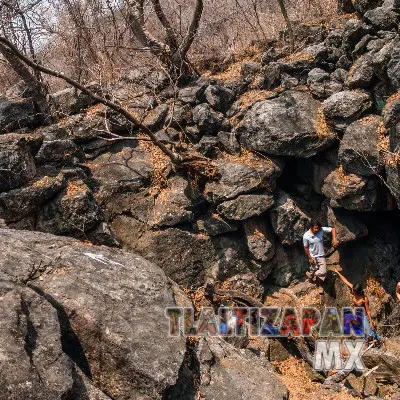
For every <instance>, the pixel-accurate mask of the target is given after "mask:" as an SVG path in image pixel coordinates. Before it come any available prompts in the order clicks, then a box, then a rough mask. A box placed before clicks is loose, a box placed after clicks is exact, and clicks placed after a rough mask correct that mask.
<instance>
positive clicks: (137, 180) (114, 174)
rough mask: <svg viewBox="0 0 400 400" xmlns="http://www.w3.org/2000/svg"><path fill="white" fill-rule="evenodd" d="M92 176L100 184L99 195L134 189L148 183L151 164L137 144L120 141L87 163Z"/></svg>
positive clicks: (151, 170)
mask: <svg viewBox="0 0 400 400" xmlns="http://www.w3.org/2000/svg"><path fill="white" fill-rule="evenodd" d="M87 167H88V168H89V170H90V171H91V174H92V176H93V178H94V179H95V180H96V181H97V182H99V183H100V184H101V189H100V190H101V192H102V194H101V196H102V197H106V198H107V197H110V194H111V193H114V192H115V191H118V192H122V191H127V190H128V191H135V190H137V189H138V188H140V187H142V186H145V185H147V184H149V183H150V181H151V177H152V172H153V166H152V165H151V162H150V157H149V155H148V154H147V153H146V152H145V151H143V149H142V148H140V147H139V146H136V147H135V146H132V142H131V143H123V142H120V143H118V144H117V145H114V146H112V147H111V148H110V149H109V151H108V152H106V153H104V154H102V155H101V156H99V157H97V158H96V159H94V160H93V161H90V162H88V163H87Z"/></svg>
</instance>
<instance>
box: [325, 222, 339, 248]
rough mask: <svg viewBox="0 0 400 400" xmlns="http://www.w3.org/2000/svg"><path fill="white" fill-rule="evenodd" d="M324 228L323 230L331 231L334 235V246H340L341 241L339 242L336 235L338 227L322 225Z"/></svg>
mask: <svg viewBox="0 0 400 400" xmlns="http://www.w3.org/2000/svg"><path fill="white" fill-rule="evenodd" d="M322 230H323V232H325V233H330V234H331V235H332V246H333V247H338V246H339V242H338V240H337V236H336V228H333V227H332V228H331V227H328V226H324V227H322Z"/></svg>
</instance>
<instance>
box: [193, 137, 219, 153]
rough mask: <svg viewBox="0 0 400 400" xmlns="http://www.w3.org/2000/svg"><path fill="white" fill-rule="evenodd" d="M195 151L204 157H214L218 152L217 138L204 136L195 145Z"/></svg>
mask: <svg viewBox="0 0 400 400" xmlns="http://www.w3.org/2000/svg"><path fill="white" fill-rule="evenodd" d="M196 150H197V151H198V152H199V153H201V154H203V155H205V156H206V157H215V156H216V155H217V151H218V138H217V137H216V136H210V135H204V136H203V137H202V138H201V139H200V142H199V143H198V144H197V145H196Z"/></svg>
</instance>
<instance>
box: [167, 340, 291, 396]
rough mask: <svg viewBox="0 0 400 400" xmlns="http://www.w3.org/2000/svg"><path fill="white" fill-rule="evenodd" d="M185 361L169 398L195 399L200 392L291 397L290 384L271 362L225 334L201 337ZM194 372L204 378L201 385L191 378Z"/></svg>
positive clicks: (213, 394) (200, 378) (201, 379)
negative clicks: (274, 370)
mask: <svg viewBox="0 0 400 400" xmlns="http://www.w3.org/2000/svg"><path fill="white" fill-rule="evenodd" d="M193 360H196V361H197V362H196V363H194V362H193ZM196 364H197V365H196ZM184 365H185V368H184V369H183V370H181V379H180V380H179V381H178V383H177V384H176V385H175V386H173V387H171V388H170V389H169V391H168V396H167V399H169V400H173V399H177V398H179V399H182V400H189V399H193V397H194V396H195V395H196V393H198V394H199V395H200V396H201V398H203V399H206V400H213V399H217V398H218V399H221V400H222V399H223V400H225V399H226V400H228V399H241V400H244V399H247V398H252V399H260V400H261V399H264V400H286V399H288V391H287V389H286V387H285V386H284V385H283V384H282V383H280V382H279V381H278V379H277V378H275V377H274V376H273V375H272V366H271V364H269V363H268V362H267V361H265V360H263V359H262V358H261V357H257V356H255V355H254V354H253V353H252V352H251V351H250V350H244V349H237V348H235V347H234V346H232V345H231V344H229V343H227V342H226V341H224V340H223V339H222V338H218V337H211V338H204V339H201V341H200V343H199V346H198V348H197V349H196V350H193V353H192V355H191V357H190V358H189V357H188V359H187V360H186V362H185V364H184ZM195 366H197V368H196V367H195ZM192 375H195V376H197V377H198V380H199V381H200V384H199V385H198V386H197V387H196V386H195V387H193V386H191V385H190V383H191V382H190V381H188V377H189V376H192ZM228 382H229V383H228ZM227 387H229V390H227Z"/></svg>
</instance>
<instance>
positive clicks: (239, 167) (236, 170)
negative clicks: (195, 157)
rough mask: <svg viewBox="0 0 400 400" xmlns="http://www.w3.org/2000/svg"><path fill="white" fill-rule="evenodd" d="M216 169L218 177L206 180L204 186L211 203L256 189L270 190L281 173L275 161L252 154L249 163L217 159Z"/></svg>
mask: <svg viewBox="0 0 400 400" xmlns="http://www.w3.org/2000/svg"><path fill="white" fill-rule="evenodd" d="M252 161H253V162H252ZM217 169H218V175H219V179H218V180H215V181H209V182H207V183H206V185H205V188H204V195H205V197H206V199H207V200H208V201H209V202H210V203H213V204H215V203H221V202H223V201H226V200H231V199H234V198H235V197H237V196H238V195H240V194H245V193H249V192H252V191H254V190H257V189H262V188H268V189H269V190H270V191H272V190H273V189H274V187H275V181H276V179H277V178H278V176H279V175H280V173H281V167H280V166H279V165H278V164H277V163H276V162H274V161H272V160H268V159H264V158H258V157H256V156H252V160H250V162H249V164H244V163H243V164H240V163H231V162H222V161H218V162H217Z"/></svg>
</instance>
